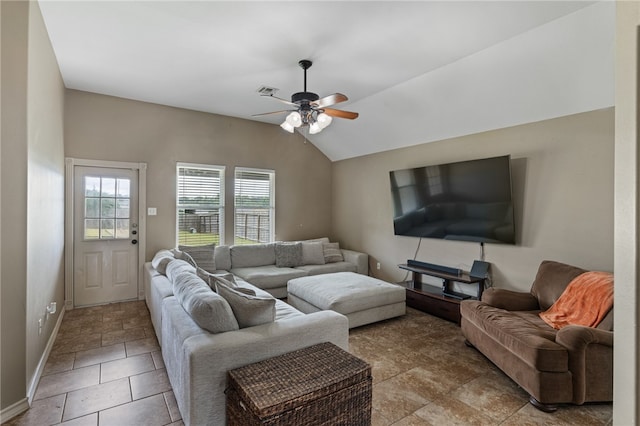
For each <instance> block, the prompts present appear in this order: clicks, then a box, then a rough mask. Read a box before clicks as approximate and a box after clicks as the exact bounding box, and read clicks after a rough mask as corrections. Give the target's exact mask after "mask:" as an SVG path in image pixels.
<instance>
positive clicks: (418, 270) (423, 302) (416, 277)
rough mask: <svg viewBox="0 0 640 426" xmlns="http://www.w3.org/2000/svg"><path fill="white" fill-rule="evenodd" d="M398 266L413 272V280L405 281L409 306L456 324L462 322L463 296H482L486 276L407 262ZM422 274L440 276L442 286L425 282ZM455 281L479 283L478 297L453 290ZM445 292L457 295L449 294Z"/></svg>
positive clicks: (473, 298) (472, 298)
mask: <svg viewBox="0 0 640 426" xmlns="http://www.w3.org/2000/svg"><path fill="white" fill-rule="evenodd" d="M398 267H399V268H401V269H405V270H407V271H411V272H412V280H411V281H407V282H405V283H403V284H404V286H405V287H406V289H407V306H410V307H412V308H415V309H419V310H421V311H424V312H427V313H429V314H432V315H435V316H438V317H440V318H444V319H446V320H449V321H453V322H455V323H456V324H460V302H461V300H463V298H464V299H470V300H477V299H480V298H481V297H482V291H483V290H484V278H475V277H471V276H469V274H467V273H462V274H460V275H455V274H449V273H446V272H441V271H435V270H432V269H427V268H423V267H420V266H411V265H407V264H402V265H398ZM422 275H429V276H432V277H436V278H440V279H441V280H442V282H443V284H442V287H436V286H433V285H429V284H425V283H423V282H422ZM453 282H458V283H462V284H469V285H472V284H475V285H477V297H472V296H468V295H463V294H462V293H456V292H454V291H452V290H451V284H452V283H453ZM445 292H446V293H449V294H452V295H454V296H455V297H450V296H447V295H446V294H445Z"/></svg>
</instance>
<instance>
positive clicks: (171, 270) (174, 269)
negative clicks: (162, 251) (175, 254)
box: [167, 259, 196, 282]
mask: <svg viewBox="0 0 640 426" xmlns="http://www.w3.org/2000/svg"><path fill="white" fill-rule="evenodd" d="M183 272H189V273H191V274H195V273H196V268H195V267H194V266H193V265H191V264H190V263H189V262H187V261H185V260H182V259H174V260H172V261H171V262H169V264H168V265H167V278H169V281H171V282H174V281H175V279H176V277H177V276H178V275H180V274H181V273H183Z"/></svg>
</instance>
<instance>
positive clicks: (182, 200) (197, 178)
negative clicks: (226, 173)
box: [178, 167, 224, 209]
mask: <svg viewBox="0 0 640 426" xmlns="http://www.w3.org/2000/svg"><path fill="white" fill-rule="evenodd" d="M221 172H223V171H222V170H220V169H219V168H215V169H214V168H211V169H204V168H190V167H178V207H182V208H185V209H217V208H220V207H221V206H222V204H223V202H224V200H223V199H222V197H221V190H220V188H222V179H223V177H222V173H221Z"/></svg>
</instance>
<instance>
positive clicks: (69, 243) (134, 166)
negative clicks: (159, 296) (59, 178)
mask: <svg viewBox="0 0 640 426" xmlns="http://www.w3.org/2000/svg"><path fill="white" fill-rule="evenodd" d="M76 166H89V167H108V168H112V169H131V170H137V171H138V206H139V207H138V230H139V232H140V237H141V238H139V239H138V299H139V300H143V299H144V285H143V279H144V275H143V271H144V262H145V252H146V245H147V244H146V240H147V232H146V231H147V222H146V218H147V214H146V213H147V163H129V162H125V161H103V160H86V159H80V158H69V157H67V158H65V218H64V246H65V250H64V298H65V307H66V308H67V309H73V307H74V306H73V275H74V274H73V267H74V265H73V248H74V247H73V241H74V240H73V238H74V235H73V228H74V227H73V223H74V213H73V197H74V184H73V183H74V182H73V171H74V168H75V167H76Z"/></svg>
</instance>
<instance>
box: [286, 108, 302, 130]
mask: <svg viewBox="0 0 640 426" xmlns="http://www.w3.org/2000/svg"><path fill="white" fill-rule="evenodd" d="M284 121H285V123H288V124H289V125H290V126H292V127H300V126H301V125H302V116H301V115H300V113H299V112H298V111H293V112H292V113H291V114H289V115H287V118H286V119H285V120H284ZM285 130H286V129H285Z"/></svg>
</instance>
